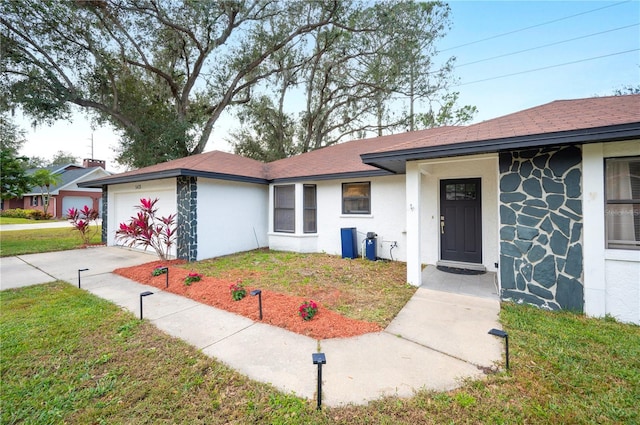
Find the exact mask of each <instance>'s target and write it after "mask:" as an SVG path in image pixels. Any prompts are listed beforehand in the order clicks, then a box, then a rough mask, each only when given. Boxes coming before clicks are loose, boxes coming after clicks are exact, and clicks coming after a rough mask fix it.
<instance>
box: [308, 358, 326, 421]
mask: <svg viewBox="0 0 640 425" xmlns="http://www.w3.org/2000/svg"><path fill="white" fill-rule="evenodd" d="M311 358H312V359H313V364H317V365H318V410H320V409H322V365H323V364H326V363H327V358H326V357H325V355H324V353H313V354H312V355H311Z"/></svg>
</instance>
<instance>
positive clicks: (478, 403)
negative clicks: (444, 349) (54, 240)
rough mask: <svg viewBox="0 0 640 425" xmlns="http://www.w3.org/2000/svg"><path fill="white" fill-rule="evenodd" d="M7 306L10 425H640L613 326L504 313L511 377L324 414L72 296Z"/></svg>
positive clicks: (29, 292) (632, 340) (68, 289)
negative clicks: (427, 424)
mask: <svg viewBox="0 0 640 425" xmlns="http://www.w3.org/2000/svg"><path fill="white" fill-rule="evenodd" d="M0 304H1V305H2V309H0V341H1V342H2V343H1V347H0V374H1V375H0V378H1V379H0V397H1V398H0V402H1V405H0V411H1V412H2V413H1V414H2V423H7V424H12V423H98V424H99V423H109V424H120V423H126V424H147V423H185V424H186V423H189V424H191V423H194V424H198V423H208V424H218V423H236V424H252V423H271V424H308V423H314V424H320V425H322V424H373V423H375V424H416V423H433V424H447V423H472V424H477V423H496V424H501V423H502V424H505V423H509V424H511V423H540V424H546V423H584V424H591V423H592V424H600V423H605V424H606V423H611V424H613V423H630V424H631V423H639V422H640V413H639V410H638V407H637V406H638V405H640V392H639V391H638V388H640V327H638V326H633V325H625V324H620V323H617V322H615V321H613V320H610V319H589V318H585V317H583V316H580V315H576V314H572V313H567V312H548V311H542V310H538V309H535V308H531V307H527V306H520V305H514V304H504V305H503V306H502V310H501V321H502V323H503V326H504V329H505V330H507V331H508V332H509V336H510V351H511V370H510V371H509V372H503V373H498V374H492V375H488V376H487V377H486V379H484V380H480V381H467V382H463V383H462V386H461V387H460V388H458V389H456V390H453V391H447V392H430V391H418V392H417V393H416V395H415V396H414V397H412V398H409V399H398V398H394V397H389V398H385V399H382V400H379V401H375V402H372V403H370V404H369V405H367V406H349V407H342V408H328V407H325V408H324V409H323V410H322V411H317V410H315V403H313V401H308V400H302V399H299V398H297V397H295V395H292V394H283V393H281V392H279V391H277V390H275V389H273V388H272V387H270V386H269V385H266V384H261V383H257V382H254V381H251V380H249V379H247V378H246V377H244V376H242V375H240V374H238V373H236V372H234V371H233V370H230V369H229V368H227V367H225V366H224V365H222V364H220V363H218V362H216V361H215V360H213V359H210V358H208V357H206V356H205V355H204V354H202V353H201V352H199V351H198V350H196V349H194V348H192V347H190V346H188V345H186V344H185V343H183V342H181V341H179V340H176V339H174V338H171V337H169V336H167V335H166V334H163V333H162V332H160V331H158V330H157V329H156V328H155V327H153V326H152V325H151V324H150V323H149V322H147V321H139V320H137V319H136V318H135V317H134V316H133V315H132V314H130V313H127V312H124V311H122V310H120V309H119V308H117V307H116V306H115V305H113V304H111V303H109V302H106V301H103V300H100V299H98V298H96V297H94V296H93V295H90V294H88V293H86V292H84V291H82V290H79V289H77V288H75V287H73V286H72V285H68V284H65V283H61V282H56V283H52V284H46V285H39V286H33V287H28V288H21V289H16V290H7V291H2V292H0ZM327 367H330V366H329V365H327ZM425 367H429V365H426V364H425Z"/></svg>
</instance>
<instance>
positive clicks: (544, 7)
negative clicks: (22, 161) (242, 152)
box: [22, 0, 640, 171]
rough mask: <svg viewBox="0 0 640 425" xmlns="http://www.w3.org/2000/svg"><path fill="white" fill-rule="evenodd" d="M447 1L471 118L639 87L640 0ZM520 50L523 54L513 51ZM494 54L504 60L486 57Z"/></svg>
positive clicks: (44, 134) (111, 138) (60, 127)
mask: <svg viewBox="0 0 640 425" xmlns="http://www.w3.org/2000/svg"><path fill="white" fill-rule="evenodd" d="M449 5H450V7H451V17H452V19H451V20H452V29H451V30H450V31H449V33H448V35H447V36H446V37H445V38H444V39H442V40H441V41H440V43H439V44H438V46H439V50H440V51H441V53H440V55H439V56H438V58H436V61H437V60H438V59H439V60H443V58H447V57H450V56H455V57H456V64H457V65H458V66H457V67H456V69H455V70H454V75H455V76H456V78H457V79H458V84H459V85H455V86H453V87H452V90H454V91H458V92H460V99H459V101H460V104H469V105H475V106H476V107H477V108H478V110H479V113H478V115H477V116H476V118H475V120H474V122H479V121H483V120H487V119H491V118H495V117H498V116H502V115H506V114H509V113H512V112H517V111H520V110H522V109H526V108H530V107H533V106H537V105H541V104H544V103H548V102H552V101H554V100H559V99H574V98H583V97H591V96H604V95H610V94H612V93H613V91H614V90H615V89H618V88H621V87H623V86H626V85H633V86H636V87H638V86H640V26H638V24H639V22H640V0H631V1H611V2H601V1H564V2H562V1H491V2H484V1H451V2H449ZM504 34H507V35H504ZM578 38H579V39H578ZM574 39H575V40H574ZM567 40H573V41H567ZM550 44H553V45H552V46H547V47H541V46H546V45H550ZM522 50H527V51H525V52H521V53H517V54H512V53H514V52H518V51H522ZM621 52H627V53H621ZM496 56H503V57H500V58H497V59H490V58H494V57H496ZM598 57H600V58H598ZM487 59H490V60H487ZM471 62H475V63H471ZM571 62H573V63H572V64H569V65H564V66H558V65H561V64H566V63H571ZM541 68H547V69H541ZM536 69H538V70H537V71H532V70H536ZM529 71H531V72H529ZM510 74H517V75H510ZM507 75H510V76H507ZM503 76H504V77H503ZM498 77H502V78H498ZM481 80H486V81H481ZM231 125H233V124H232V120H230V119H229V117H227V123H226V125H225V124H223V125H218V126H217V128H216V130H215V131H214V133H213V136H212V139H211V140H210V142H209V145H208V146H207V150H208V151H209V150H213V149H219V150H224V151H231V147H230V146H229V145H228V144H227V143H226V142H224V140H223V138H224V136H225V133H226V131H227V130H228V128H229V126H231ZM91 135H92V129H91V128H90V125H89V123H88V122H87V121H86V120H84V119H83V118H82V116H81V115H78V117H77V118H76V119H75V120H74V122H73V123H71V124H70V123H63V122H61V123H58V124H56V125H54V126H52V127H39V128H38V129H36V130H35V131H34V130H31V129H29V131H28V134H27V143H26V144H25V147H24V149H23V151H22V153H23V154H24V155H27V156H40V157H44V158H50V157H52V156H53V154H54V153H55V152H56V151H58V150H63V151H68V152H72V153H73V154H74V155H77V156H79V157H81V158H88V157H90V156H91V143H90V139H91ZM93 139H94V157H95V158H98V159H105V160H107V169H109V170H111V171H124V170H122V169H119V168H118V167H117V165H116V164H115V161H114V159H113V158H114V157H115V154H114V153H113V149H114V147H115V146H116V145H117V137H116V136H115V135H114V134H113V133H112V131H111V130H110V129H109V128H101V129H96V130H95V131H93Z"/></svg>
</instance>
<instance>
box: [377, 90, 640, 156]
mask: <svg viewBox="0 0 640 425" xmlns="http://www.w3.org/2000/svg"><path fill="white" fill-rule="evenodd" d="M634 122H640V95H627V96H608V97H594V98H588V99H577V100H557V101H554V102H551V103H547V104H545V105H541V106H536V107H533V108H530V109H525V110H524V111H520V112H515V113H513V114H509V115H505V116H502V117H498V118H494V119H491V120H488V121H483V122H481V123H478V124H473V125H470V126H467V127H458V128H457V129H456V130H455V131H450V132H448V133H447V134H444V135H438V134H428V135H427V136H426V137H417V138H415V139H413V140H411V141H408V142H406V143H403V144H398V145H395V146H389V147H385V148H382V149H378V150H377V151H375V152H393V151H400V150H405V149H416V148H427V147H431V146H442V145H448V144H453V143H464V142H474V141H482V140H495V139H503V138H504V139H506V138H510V137H518V136H528V135H536V134H544V133H554V132H561V131H573V130H579V129H588V128H597V127H606V126H613V125H619V124H627V123H634ZM373 152H374V151H370V153H373Z"/></svg>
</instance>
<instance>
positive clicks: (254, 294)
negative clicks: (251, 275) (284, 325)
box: [249, 289, 262, 320]
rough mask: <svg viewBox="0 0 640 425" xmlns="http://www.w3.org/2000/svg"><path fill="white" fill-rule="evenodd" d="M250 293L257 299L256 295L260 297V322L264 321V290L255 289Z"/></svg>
mask: <svg viewBox="0 0 640 425" xmlns="http://www.w3.org/2000/svg"><path fill="white" fill-rule="evenodd" d="M249 293H250V294H251V296H253V297H255V296H256V295H257V296H258V309H259V310H260V320H262V290H260V289H254V290H253V291H251V292H249Z"/></svg>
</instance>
